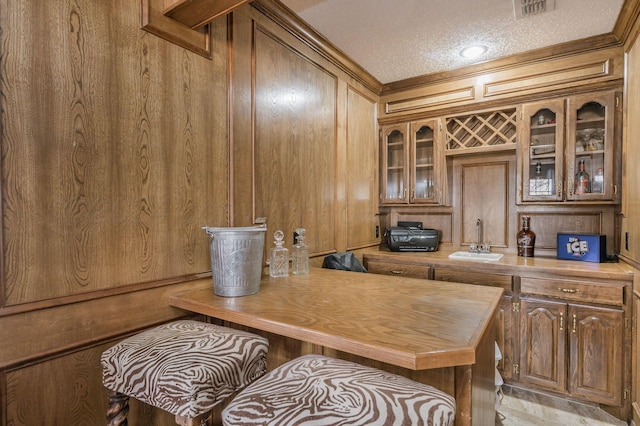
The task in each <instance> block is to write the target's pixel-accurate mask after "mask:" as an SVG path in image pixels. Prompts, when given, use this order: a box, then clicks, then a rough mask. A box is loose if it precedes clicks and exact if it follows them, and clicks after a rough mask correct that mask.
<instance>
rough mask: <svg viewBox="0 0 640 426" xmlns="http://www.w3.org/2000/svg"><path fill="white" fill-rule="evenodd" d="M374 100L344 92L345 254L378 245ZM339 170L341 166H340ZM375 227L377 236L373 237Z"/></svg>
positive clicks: (357, 92) (353, 90)
mask: <svg viewBox="0 0 640 426" xmlns="http://www.w3.org/2000/svg"><path fill="white" fill-rule="evenodd" d="M376 107H377V104H376V102H375V100H373V99H371V98H370V97H368V96H366V95H364V94H362V93H361V92H359V91H357V90H355V89H354V88H353V87H349V88H348V95H347V112H346V121H347V146H346V155H345V156H344V158H345V159H346V164H344V165H343V166H344V168H345V171H346V178H345V179H346V185H347V186H346V199H347V204H346V213H347V217H346V221H345V223H346V228H347V229H346V232H347V241H346V250H353V249H356V248H360V247H365V246H371V245H375V244H378V243H379V242H380V238H381V237H382V233H383V230H382V229H381V228H380V222H379V220H378V216H377V212H378V202H377V201H378V194H379V192H378V167H379V163H378V161H379V160H378V151H379V150H378V131H377V129H378V126H377V123H376ZM341 166H342V165H341ZM376 227H378V235H376Z"/></svg>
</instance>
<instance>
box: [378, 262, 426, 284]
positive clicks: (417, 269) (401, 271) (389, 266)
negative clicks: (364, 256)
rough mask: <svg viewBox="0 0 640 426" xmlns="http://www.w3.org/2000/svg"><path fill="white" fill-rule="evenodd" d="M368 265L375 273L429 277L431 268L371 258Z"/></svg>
mask: <svg viewBox="0 0 640 426" xmlns="http://www.w3.org/2000/svg"><path fill="white" fill-rule="evenodd" d="M366 267H367V270H368V271H369V272H371V273H374V274H382V275H394V276H399V277H410V278H424V279H429V271H430V268H429V267H428V266H426V265H414V264H408V263H399V262H381V261H379V260H369V261H367V265H366Z"/></svg>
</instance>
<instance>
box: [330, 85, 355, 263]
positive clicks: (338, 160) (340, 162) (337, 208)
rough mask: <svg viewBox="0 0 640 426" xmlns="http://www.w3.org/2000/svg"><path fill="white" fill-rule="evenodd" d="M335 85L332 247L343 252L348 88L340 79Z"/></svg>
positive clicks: (344, 238) (347, 138)
mask: <svg viewBox="0 0 640 426" xmlns="http://www.w3.org/2000/svg"><path fill="white" fill-rule="evenodd" d="M336 83H337V87H336V89H337V91H336V157H335V170H336V175H335V184H336V187H335V202H334V203H333V208H334V212H335V216H334V217H335V227H334V232H335V236H334V241H335V246H334V247H335V250H336V251H344V247H346V246H347V238H348V235H347V232H348V220H349V217H348V215H347V214H348V210H347V199H348V191H349V181H348V175H347V167H348V144H349V127H348V126H349V118H348V114H349V105H348V103H349V86H348V83H347V82H345V81H342V80H340V79H338V80H337V81H336ZM356 223H357V222H356Z"/></svg>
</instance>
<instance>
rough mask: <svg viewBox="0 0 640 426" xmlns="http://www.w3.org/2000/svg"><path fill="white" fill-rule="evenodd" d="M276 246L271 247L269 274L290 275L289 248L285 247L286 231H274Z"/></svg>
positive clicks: (277, 275)
mask: <svg viewBox="0 0 640 426" xmlns="http://www.w3.org/2000/svg"><path fill="white" fill-rule="evenodd" d="M273 238H275V241H274V243H275V244H276V246H275V247H273V248H272V249H271V261H270V262H269V275H270V276H272V277H274V278H278V277H288V276H289V249H288V248H286V247H284V246H283V244H284V232H282V231H280V230H278V231H276V232H274V233H273Z"/></svg>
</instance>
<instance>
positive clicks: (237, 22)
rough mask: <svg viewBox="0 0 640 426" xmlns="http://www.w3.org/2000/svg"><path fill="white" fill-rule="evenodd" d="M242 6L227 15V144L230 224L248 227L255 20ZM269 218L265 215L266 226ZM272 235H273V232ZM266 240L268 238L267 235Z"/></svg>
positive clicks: (251, 199) (251, 188)
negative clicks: (228, 147)
mask: <svg viewBox="0 0 640 426" xmlns="http://www.w3.org/2000/svg"><path fill="white" fill-rule="evenodd" d="M247 7H248V6H246V7H242V8H240V9H238V10H237V11H235V12H233V13H232V14H230V15H229V28H230V30H229V32H230V45H231V49H230V50H229V79H230V91H229V103H230V109H231V115H230V118H229V120H230V128H231V134H230V144H231V150H232V158H231V164H232V167H233V172H232V176H231V186H232V198H231V203H232V205H231V207H232V221H231V225H233V226H248V225H252V224H253V223H254V222H255V219H256V218H257V217H256V212H255V210H254V183H255V171H254V166H253V161H254V157H255V156H256V153H255V150H254V149H255V147H254V145H253V137H254V126H255V124H254V119H253V102H254V100H253V84H252V81H253V78H254V73H255V70H254V68H253V61H252V57H253V33H254V22H253V20H252V19H251V18H250V16H249V15H248V14H247V13H246V10H247ZM269 223H270V218H269V217H267V228H269V229H270V226H269ZM272 235H273V234H272ZM266 241H269V239H268V238H267V239H266Z"/></svg>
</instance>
